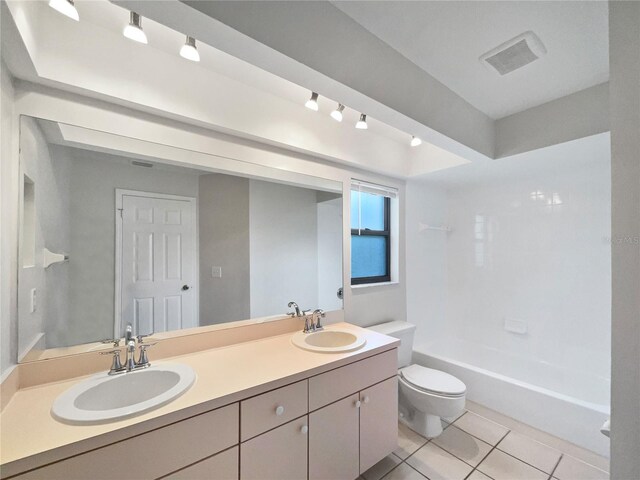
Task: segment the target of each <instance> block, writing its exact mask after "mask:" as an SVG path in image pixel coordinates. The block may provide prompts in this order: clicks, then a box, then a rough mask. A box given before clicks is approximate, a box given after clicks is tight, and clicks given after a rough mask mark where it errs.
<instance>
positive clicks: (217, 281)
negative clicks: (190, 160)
mask: <svg viewBox="0 0 640 480" xmlns="http://www.w3.org/2000/svg"><path fill="white" fill-rule="evenodd" d="M198 211H199V219H198V220H199V241H200V325H212V324H215V323H223V322H230V321H234V320H244V319H247V318H250V316H251V315H250V311H249V298H250V295H249V288H250V280H249V180H248V179H246V178H241V177H234V176H230V175H222V174H209V175H202V176H201V177H200V185H199V197H198ZM214 266H216V267H221V268H222V278H214V277H213V276H212V273H211V268H212V267H214Z"/></svg>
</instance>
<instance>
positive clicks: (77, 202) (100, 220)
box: [60, 150, 198, 345]
mask: <svg viewBox="0 0 640 480" xmlns="http://www.w3.org/2000/svg"><path fill="white" fill-rule="evenodd" d="M65 151H66V152H73V160H72V169H71V171H72V173H71V206H70V210H69V216H70V218H71V226H70V227H71V249H70V252H69V253H70V262H69V266H70V269H71V281H70V285H71V287H70V292H69V294H70V297H69V298H70V302H69V304H70V310H69V321H68V323H67V327H66V329H65V331H64V333H61V337H62V338H61V344H65V345H75V344H78V343H86V342H91V341H96V340H98V339H101V338H110V337H112V336H113V319H114V295H115V293H114V292H115V287H114V285H115V269H114V265H115V248H114V244H115V243H114V242H115V215H116V209H115V190H116V188H122V189H131V190H139V191H145V192H154V193H165V194H171V195H183V196H188V197H197V196H198V177H197V176H196V175H194V174H184V173H178V172H173V171H165V170H162V169H159V168H157V167H154V168H144V167H135V166H132V165H130V164H129V163H128V161H127V160H126V159H123V158H121V157H114V156H111V155H107V154H102V153H96V152H90V151H83V150H65ZM67 154H68V153H67ZM62 155H63V152H60V156H62Z"/></svg>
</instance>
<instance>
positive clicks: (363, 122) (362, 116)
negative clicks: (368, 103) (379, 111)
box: [356, 113, 369, 130]
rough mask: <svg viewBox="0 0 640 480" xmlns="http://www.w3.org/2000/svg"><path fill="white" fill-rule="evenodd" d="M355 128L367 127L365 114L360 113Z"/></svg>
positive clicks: (362, 128)
mask: <svg viewBox="0 0 640 480" xmlns="http://www.w3.org/2000/svg"><path fill="white" fill-rule="evenodd" d="M356 128H357V129H358V130H366V129H367V128H369V127H367V116H366V115H365V114H364V113H361V114H360V120H358V123H356Z"/></svg>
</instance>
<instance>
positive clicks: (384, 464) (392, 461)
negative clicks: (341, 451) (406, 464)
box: [361, 454, 401, 480]
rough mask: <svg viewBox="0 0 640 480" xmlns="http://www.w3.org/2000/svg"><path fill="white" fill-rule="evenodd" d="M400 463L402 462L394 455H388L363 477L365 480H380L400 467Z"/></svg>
mask: <svg viewBox="0 0 640 480" xmlns="http://www.w3.org/2000/svg"><path fill="white" fill-rule="evenodd" d="M400 462H401V460H400V459H399V458H398V457H397V456H395V455H394V454H390V455H387V456H386V457H384V458H383V459H382V460H381V461H379V462H378V463H376V464H375V465H374V466H373V467H371V468H370V469H369V470H367V471H366V472H364V473H363V474H362V475H361V476H362V477H364V478H365V480H380V479H381V478H382V477H384V476H385V475H386V474H387V473H389V472H390V471H391V470H393V469H394V468H395V467H396V466H398V464H399V463H400Z"/></svg>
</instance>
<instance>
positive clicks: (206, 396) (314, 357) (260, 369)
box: [0, 323, 399, 477]
mask: <svg viewBox="0 0 640 480" xmlns="http://www.w3.org/2000/svg"><path fill="white" fill-rule="evenodd" d="M326 328H327V330H332V329H344V330H349V331H353V332H356V333H358V335H362V336H364V337H365V338H366V344H365V345H364V347H362V348H360V349H359V350H356V351H353V352H345V353H331V354H327V353H315V352H310V351H306V350H302V349H300V348H298V347H296V346H294V345H293V344H292V343H291V341H290V339H291V336H292V335H293V333H287V334H283V335H278V336H274V337H267V338H262V339H259V340H254V341H250V342H245V343H238V344H234V345H229V346H226V347H221V348H214V349H211V350H205V351H200V352H195V353H190V354H186V355H181V356H177V357H173V358H167V359H163V360H161V361H157V362H154V361H153V354H152V352H150V357H151V358H150V359H151V363H152V364H154V363H155V364H161V363H174V362H175V363H182V364H185V365H189V366H190V367H192V368H193V369H194V370H195V372H196V374H197V380H196V382H195V384H194V385H193V386H192V387H191V388H190V389H189V390H188V391H187V392H186V393H185V394H183V395H182V396H180V397H178V398H177V399H176V400H174V401H172V402H171V403H169V404H167V405H165V406H163V407H161V408H158V409H156V410H152V411H150V412H147V413H145V414H142V415H139V416H135V417H131V418H127V419H124V420H120V421H117V422H111V423H105V424H100V425H68V424H64V423H61V422H59V421H57V420H55V419H54V418H53V417H52V416H51V411H50V410H51V405H52V404H53V401H54V400H55V398H56V397H57V396H58V395H60V394H61V393H62V392H64V391H65V390H66V389H68V388H69V387H71V386H72V385H74V384H76V383H77V382H79V381H81V380H83V379H85V378H88V376H83V377H77V378H73V379H71V380H65V381H60V382H54V383H46V384H42V385H38V386H34V387H30V388H24V389H21V390H19V391H18V392H16V394H15V395H14V396H13V398H12V399H11V401H10V402H9V404H8V405H7V406H6V407H5V409H4V410H3V412H2V414H1V415H0V464H1V465H2V476H3V477H6V476H9V475H14V474H15V473H18V472H21V471H24V470H26V469H31V468H34V467H39V466H42V465H45V464H47V463H51V462H53V461H57V460H60V459H62V458H66V457H68V456H71V455H76V454H78V453H82V452H85V451H88V450H91V449H94V448H98V447H101V446H104V445H108V444H110V443H113V442H117V441H120V440H123V439H125V438H129V437H131V436H133V435H137V434H140V433H143V432H146V431H149V430H152V429H155V428H159V427H161V426H164V425H168V424H170V423H173V422H176V421H180V420H182V419H185V418H188V417H190V416H193V415H197V414H199V413H203V412H206V411H208V410H212V409H214V408H218V407H221V406H223V405H227V404H230V403H233V402H236V401H239V400H241V399H244V398H247V397H250V396H253V395H256V394H259V393H262V392H265V391H268V390H271V389H273V388H278V387H280V386H283V385H287V384H289V383H292V382H295V381H298V380H302V379H304V378H307V377H310V376H313V375H317V374H319V373H322V372H325V371H328V370H332V369H334V368H337V367H340V366H342V365H346V364H349V363H352V362H355V361H358V360H361V359H363V358H367V357H369V356H372V355H375V354H377V353H381V352H384V351H386V350H389V349H391V348H395V347H397V346H398V344H399V340H397V339H395V338H391V337H388V336H386V335H382V334H379V333H376V332H373V331H370V330H367V329H363V328H360V327H357V326H355V325H351V324H349V323H337V324H333V325H330V326H328V327H326Z"/></svg>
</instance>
